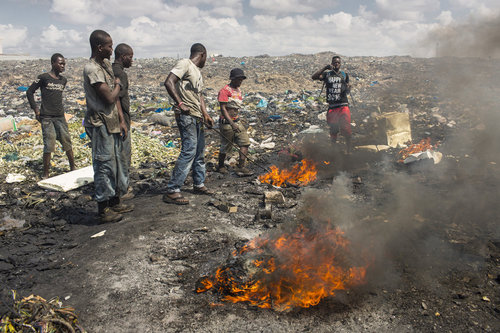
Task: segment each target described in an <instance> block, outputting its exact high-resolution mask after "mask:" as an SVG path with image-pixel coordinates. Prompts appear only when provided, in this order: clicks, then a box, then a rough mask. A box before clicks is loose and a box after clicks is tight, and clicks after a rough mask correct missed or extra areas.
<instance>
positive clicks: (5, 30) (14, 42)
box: [0, 24, 28, 53]
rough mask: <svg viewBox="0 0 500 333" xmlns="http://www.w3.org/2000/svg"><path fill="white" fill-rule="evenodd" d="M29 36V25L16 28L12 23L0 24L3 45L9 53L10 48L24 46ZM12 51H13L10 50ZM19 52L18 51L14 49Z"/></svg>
mask: <svg viewBox="0 0 500 333" xmlns="http://www.w3.org/2000/svg"><path fill="white" fill-rule="evenodd" d="M27 36H28V28H27V27H19V28H16V27H14V26H13V25H12V24H7V25H4V24H0V39H1V45H3V48H4V52H5V53H7V51H8V50H9V49H16V50H17V48H18V47H19V46H22V45H23V44H24V42H25V40H26V38H27ZM10 52H12V51H10ZM13 52H18V51H13Z"/></svg>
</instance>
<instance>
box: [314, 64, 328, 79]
mask: <svg viewBox="0 0 500 333" xmlns="http://www.w3.org/2000/svg"><path fill="white" fill-rule="evenodd" d="M330 69H332V65H326V66H325V67H323V68H321V69H318V70H317V71H316V72H315V73H314V74H313V75H312V76H311V79H313V80H323V75H322V74H323V72H324V71H326V70H330Z"/></svg>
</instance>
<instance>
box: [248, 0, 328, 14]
mask: <svg viewBox="0 0 500 333" xmlns="http://www.w3.org/2000/svg"><path fill="white" fill-rule="evenodd" d="M335 4H336V1H324V0H250V7H253V8H255V9H260V10H262V11H265V12H266V14H283V13H304V14H307V13H314V12H316V11H319V10H321V9H324V8H327V7H333V6H334V5H335Z"/></svg>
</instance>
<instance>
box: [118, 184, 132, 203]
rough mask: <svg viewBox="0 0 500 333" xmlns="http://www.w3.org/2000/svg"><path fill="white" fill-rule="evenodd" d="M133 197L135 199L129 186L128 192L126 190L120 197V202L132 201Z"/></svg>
mask: <svg viewBox="0 0 500 333" xmlns="http://www.w3.org/2000/svg"><path fill="white" fill-rule="evenodd" d="M134 197H135V194H134V190H133V189H132V186H129V187H128V190H127V193H125V194H124V195H122V196H121V197H120V199H121V200H130V199H133V198H134Z"/></svg>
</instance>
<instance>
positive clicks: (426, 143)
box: [398, 138, 439, 163]
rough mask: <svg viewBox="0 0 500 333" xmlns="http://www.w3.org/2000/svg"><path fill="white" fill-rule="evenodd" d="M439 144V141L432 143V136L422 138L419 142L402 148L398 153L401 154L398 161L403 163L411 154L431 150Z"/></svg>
mask: <svg viewBox="0 0 500 333" xmlns="http://www.w3.org/2000/svg"><path fill="white" fill-rule="evenodd" d="M438 145H439V144H438V143H437V144H435V145H432V144H431V138H426V139H422V140H420V142H419V143H415V144H412V145H410V146H409V147H407V148H404V149H401V150H400V151H399V153H398V154H399V160H398V162H401V163H402V162H403V161H404V160H405V159H406V158H407V157H408V156H410V155H411V154H415V153H420V152H423V151H426V150H431V149H433V148H436V147H437V146H438Z"/></svg>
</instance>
